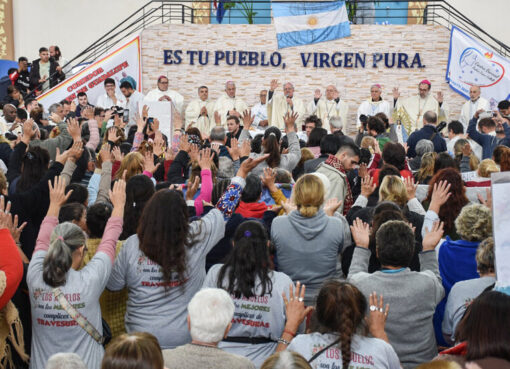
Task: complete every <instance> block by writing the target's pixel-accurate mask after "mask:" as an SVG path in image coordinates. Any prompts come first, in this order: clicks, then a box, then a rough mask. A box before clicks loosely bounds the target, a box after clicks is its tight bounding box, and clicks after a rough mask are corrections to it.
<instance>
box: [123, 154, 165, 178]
mask: <svg viewBox="0 0 510 369" xmlns="http://www.w3.org/2000/svg"><path fill="white" fill-rule="evenodd" d="M158 166H159V164H158V165H157V166H156V165H154V159H153V155H152V153H151V152H147V153H146V154H145V157H144V156H143V155H142V154H140V153H139V152H137V151H133V152H130V153H129V154H127V155H126V156H125V157H124V159H122V161H121V162H120V166H119V169H117V171H116V172H115V179H121V178H124V180H125V181H126V182H127V181H128V180H129V179H130V178H131V177H134V176H136V175H137V174H145V175H146V176H147V177H149V178H152V175H153V174H154V172H155V171H156V169H157V168H158ZM124 172H126V176H125V177H123V176H124Z"/></svg>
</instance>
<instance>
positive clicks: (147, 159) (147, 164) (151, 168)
mask: <svg viewBox="0 0 510 369" xmlns="http://www.w3.org/2000/svg"><path fill="white" fill-rule="evenodd" d="M160 165H161V163H158V164H156V165H154V156H153V154H152V152H149V151H147V152H146V153H145V155H144V158H143V170H144V171H147V172H150V173H152V174H154V172H155V171H156V169H158V167H159V166H160Z"/></svg>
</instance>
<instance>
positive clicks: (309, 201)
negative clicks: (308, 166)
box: [271, 174, 349, 305]
mask: <svg viewBox="0 0 510 369" xmlns="http://www.w3.org/2000/svg"><path fill="white" fill-rule="evenodd" d="M324 194H325V191H324V185H323V183H322V181H321V180H320V179H319V178H318V177H316V176H314V175H311V174H305V175H304V176H302V177H301V178H300V179H299V180H298V181H297V182H296V185H295V186H294V191H293V193H292V198H293V200H294V204H295V206H296V210H293V211H290V212H289V214H288V215H284V216H280V217H277V218H276V219H275V220H274V221H273V225H272V227H271V240H272V242H273V243H274V245H275V248H276V259H277V262H278V270H279V271H281V272H284V273H285V274H287V275H288V276H289V277H290V278H291V279H292V280H293V281H294V282H297V281H301V283H304V284H305V285H306V286H307V289H306V295H305V303H306V304H307V305H313V303H314V299H315V295H316V293H317V292H318V291H319V289H320V286H321V285H322V283H323V282H324V281H325V280H326V279H329V278H333V277H335V276H339V274H340V273H341V272H340V271H339V270H337V261H338V259H339V256H340V253H341V252H342V249H343V246H344V240H345V239H346V236H345V232H346V231H347V232H349V230H348V229H346V224H345V223H344V222H343V221H342V220H341V219H339V218H337V217H333V214H334V212H335V210H336V209H337V208H338V206H339V204H338V203H335V205H331V204H329V203H328V206H326V207H325V208H324V209H323V208H322V206H323V204H324Z"/></svg>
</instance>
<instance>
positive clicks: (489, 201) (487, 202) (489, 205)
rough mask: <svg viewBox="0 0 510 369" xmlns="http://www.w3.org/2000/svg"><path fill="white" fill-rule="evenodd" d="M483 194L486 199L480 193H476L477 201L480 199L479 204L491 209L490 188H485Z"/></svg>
mask: <svg viewBox="0 0 510 369" xmlns="http://www.w3.org/2000/svg"><path fill="white" fill-rule="evenodd" d="M485 194H486V195H487V200H486V199H484V198H483V196H482V195H481V194H477V197H478V201H480V204H482V205H483V206H485V207H487V208H489V209H492V192H491V189H490V188H486V189H485Z"/></svg>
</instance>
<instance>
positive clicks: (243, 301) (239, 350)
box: [204, 264, 292, 367]
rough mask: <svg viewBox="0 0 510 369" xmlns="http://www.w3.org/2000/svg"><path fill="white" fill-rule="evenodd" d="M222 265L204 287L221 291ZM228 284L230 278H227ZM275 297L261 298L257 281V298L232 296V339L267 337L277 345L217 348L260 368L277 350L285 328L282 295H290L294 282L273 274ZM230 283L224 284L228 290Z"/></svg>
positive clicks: (225, 344)
mask: <svg viewBox="0 0 510 369" xmlns="http://www.w3.org/2000/svg"><path fill="white" fill-rule="evenodd" d="M221 266H222V265H221V264H216V265H214V266H213V267H212V268H211V269H209V272H208V273H207V276H206V278H205V282H204V287H212V288H218V284H217V281H218V273H219V271H220V268H221ZM224 280H226V281H228V277H226V278H224ZM271 282H272V283H273V289H272V293H271V294H268V293H266V294H265V295H263V296H261V295H260V293H261V286H260V284H259V283H260V281H257V284H259V285H258V287H257V292H258V293H257V296H254V297H250V298H246V297H241V298H235V297H234V296H233V295H232V296H231V297H232V300H233V301H234V305H235V311H234V318H233V320H232V328H230V331H229V332H228V336H229V337H265V338H269V339H272V340H274V341H275V342H269V343H261V344H253V345H252V344H249V343H238V342H223V341H222V342H220V343H219V345H218V347H219V348H221V349H222V350H224V351H226V352H230V353H232V354H236V355H240V356H244V357H247V358H248V359H250V360H251V361H252V362H253V363H254V364H255V366H256V367H260V366H261V365H262V363H263V362H264V360H266V359H267V358H268V357H269V356H271V355H272V354H273V353H274V351H275V349H276V346H277V342H276V341H277V340H278V338H280V336H281V334H282V332H283V329H284V327H285V304H284V302H283V298H282V293H285V295H286V296H288V295H289V286H290V285H291V284H292V280H291V279H290V278H289V276H287V275H286V274H284V273H281V272H272V273H271ZM227 285H228V282H225V283H223V286H224V287H226V286H227Z"/></svg>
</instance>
